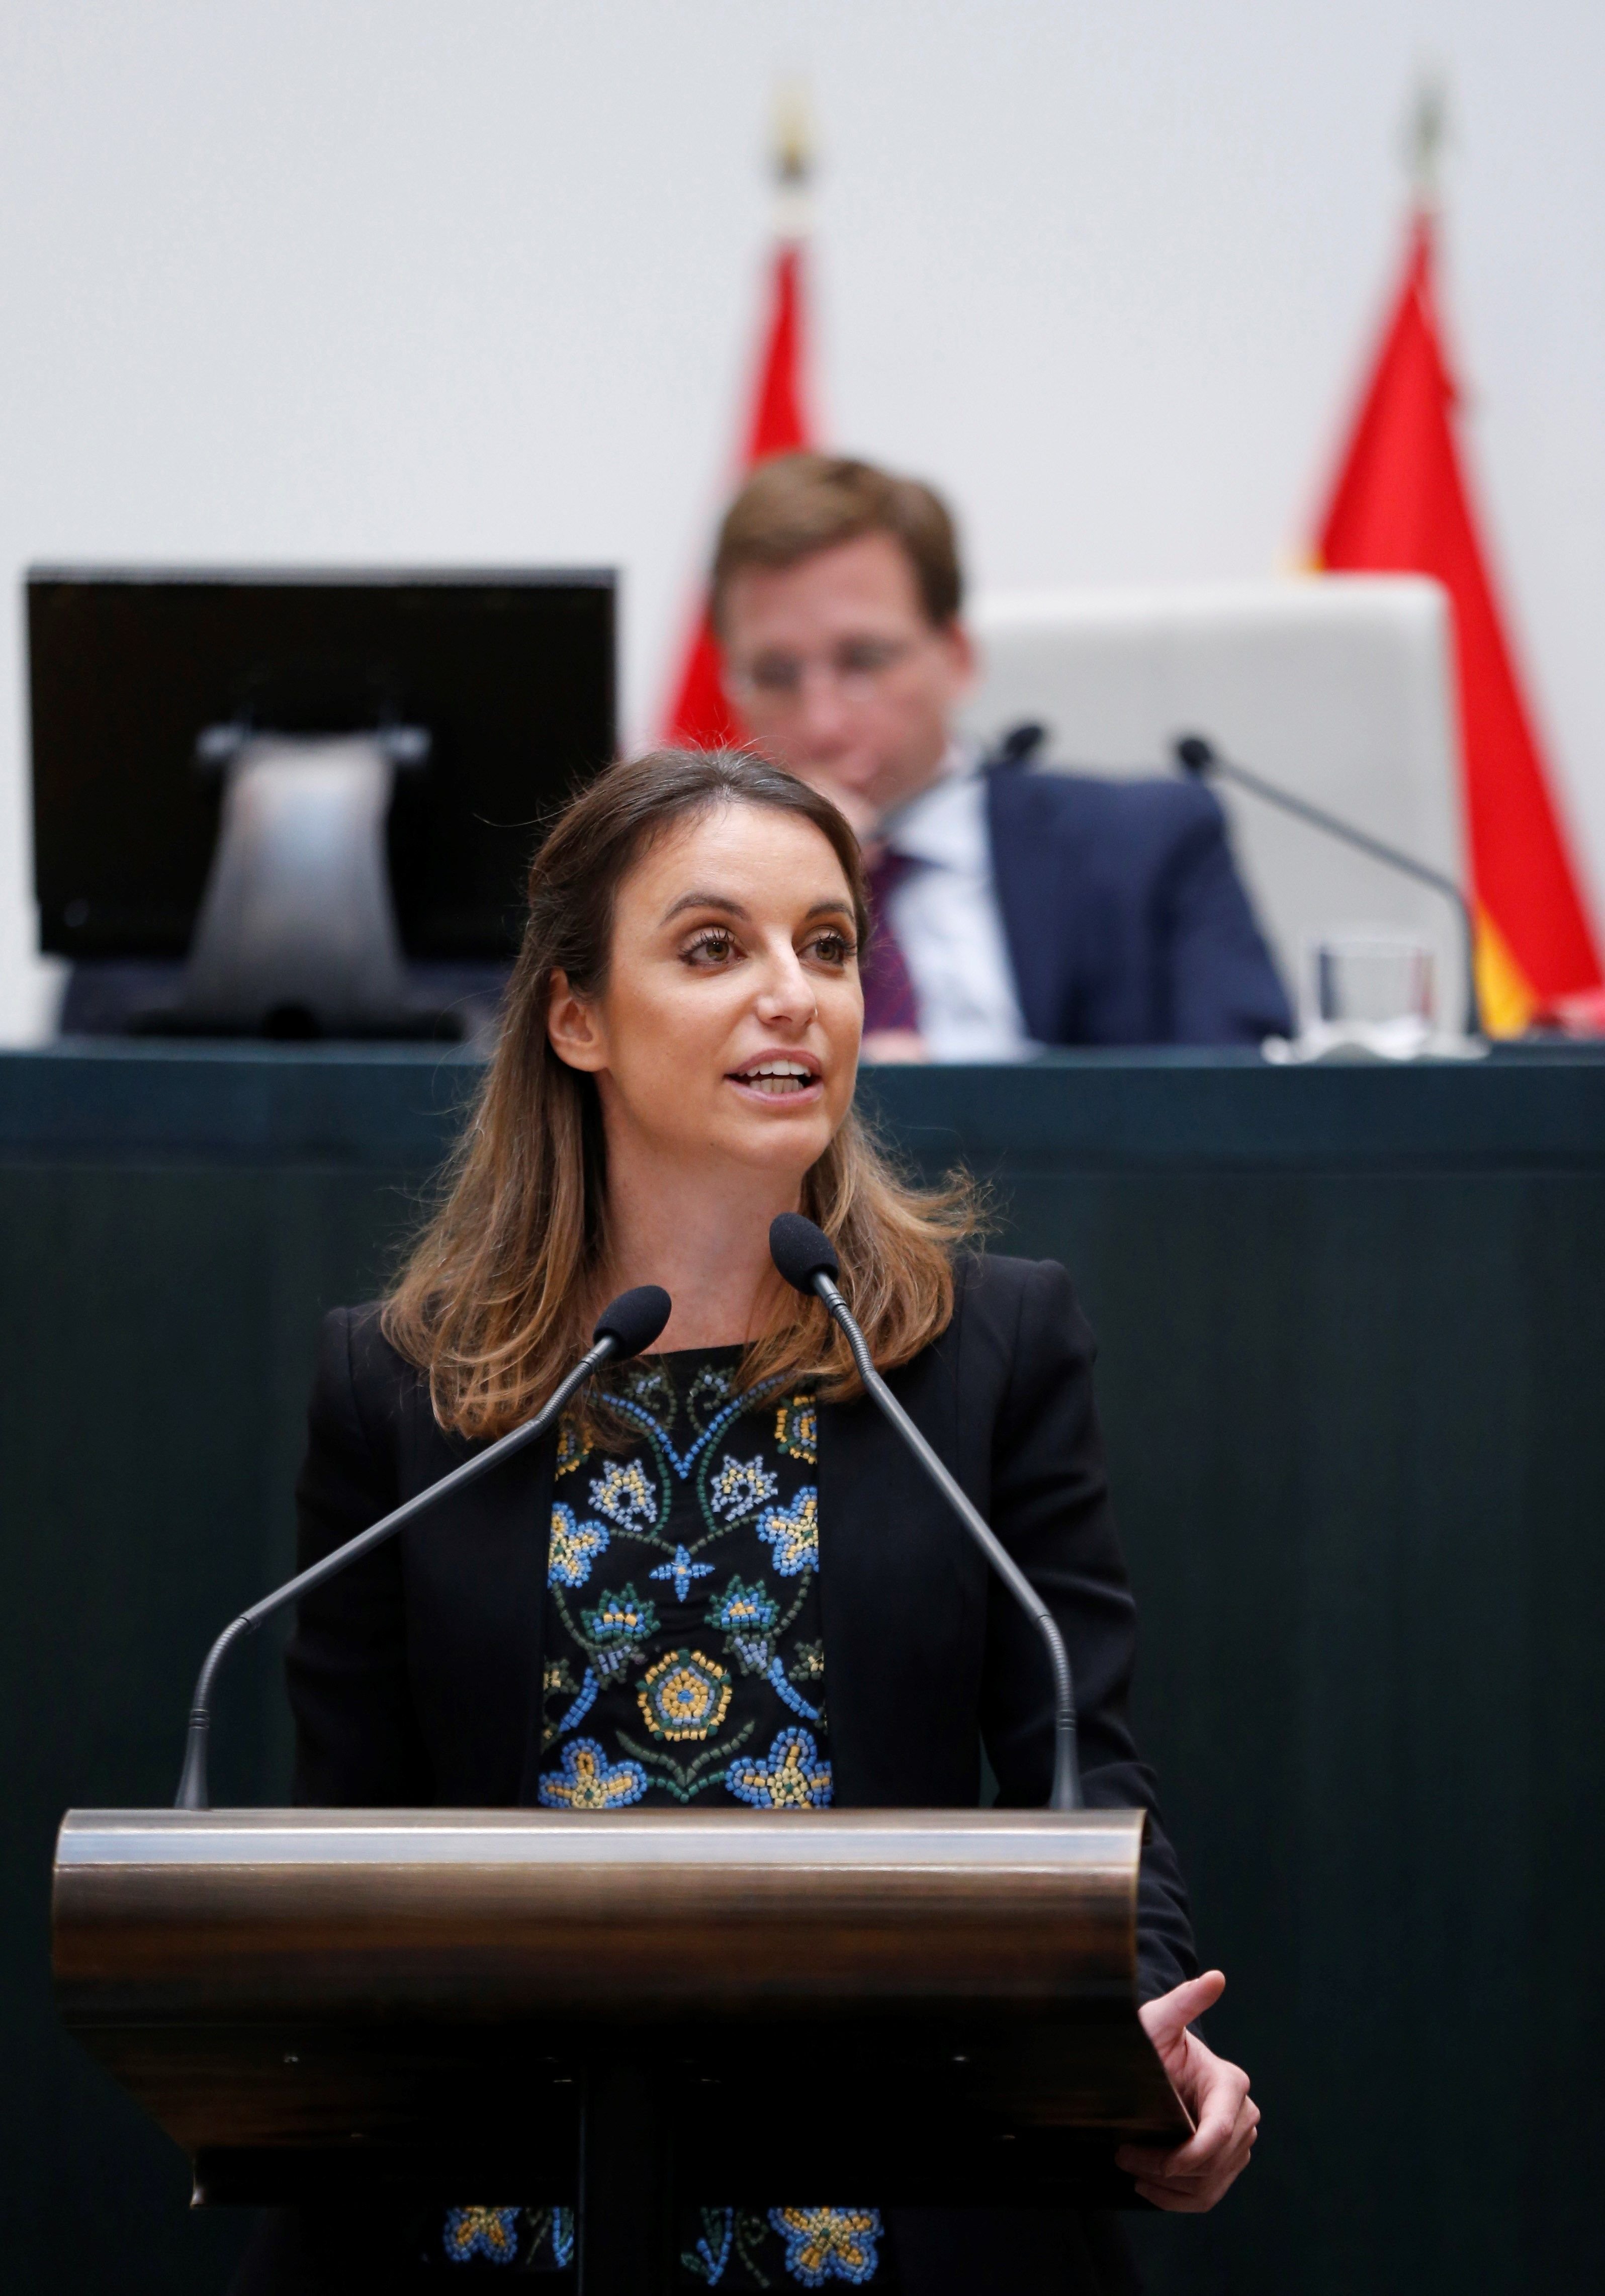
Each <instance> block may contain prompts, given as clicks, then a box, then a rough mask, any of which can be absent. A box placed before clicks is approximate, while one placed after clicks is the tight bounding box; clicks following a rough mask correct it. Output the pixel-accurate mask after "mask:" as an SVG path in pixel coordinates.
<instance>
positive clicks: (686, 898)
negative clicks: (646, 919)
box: [659, 893, 750, 924]
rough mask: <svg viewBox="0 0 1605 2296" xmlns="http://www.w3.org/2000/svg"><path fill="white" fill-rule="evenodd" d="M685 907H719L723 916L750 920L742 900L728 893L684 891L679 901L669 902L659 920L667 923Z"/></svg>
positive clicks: (743, 920) (745, 921)
mask: <svg viewBox="0 0 1605 2296" xmlns="http://www.w3.org/2000/svg"><path fill="white" fill-rule="evenodd" d="M684 909H717V910H718V911H719V913H720V914H721V915H722V916H726V917H740V919H741V922H742V923H743V924H747V923H749V922H750V919H749V914H748V912H747V911H746V910H745V909H744V908H743V907H742V906H741V903H740V901H733V900H732V899H731V898H730V897H729V895H728V894H727V893H682V894H681V896H680V898H679V899H678V900H677V901H671V902H670V903H669V905H668V906H667V909H665V910H664V912H663V915H662V917H661V919H660V920H659V922H661V923H663V924H667V923H668V922H669V921H670V919H671V918H673V917H677V916H678V915H679V914H681V912H682V910H684Z"/></svg>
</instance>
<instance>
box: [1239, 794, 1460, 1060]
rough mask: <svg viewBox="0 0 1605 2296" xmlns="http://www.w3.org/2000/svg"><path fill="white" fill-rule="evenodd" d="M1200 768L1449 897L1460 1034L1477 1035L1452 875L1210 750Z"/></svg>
mask: <svg viewBox="0 0 1605 2296" xmlns="http://www.w3.org/2000/svg"><path fill="white" fill-rule="evenodd" d="M1205 770H1206V771H1207V772H1209V773H1214V774H1220V775H1224V777H1225V779H1226V780H1227V781H1229V782H1236V783H1238V784H1239V786H1240V787H1241V788H1242V789H1246V790H1251V791H1253V793H1254V795H1255V796H1256V797H1257V798H1262V799H1264V801H1265V804H1266V805H1274V806H1280V807H1281V808H1282V812H1283V813H1290V814H1291V815H1292V816H1293V817H1294V819H1295V820H1296V821H1302V822H1306V823H1307V824H1308V825H1309V826H1310V827H1311V828H1312V829H1323V830H1325V832H1327V834H1328V836H1329V837H1337V838H1340V839H1341V840H1342V841H1343V842H1344V843H1345V844H1346V845H1352V846H1354V847H1355V849H1356V851H1358V852H1361V853H1366V854H1369V855H1370V857H1371V858H1372V860H1373V861H1381V862H1384V863H1385V864H1387V865H1388V867H1390V868H1394V869H1398V870H1402V871H1403V873H1404V875H1405V876H1407V877H1413V878H1414V879H1415V880H1416V881H1417V883H1418V884H1422V885H1430V886H1431V888H1432V890H1433V891H1434V892H1435V893H1441V894H1442V895H1443V896H1444V898H1445V900H1449V901H1453V902H1454V908H1455V914H1456V916H1457V918H1458V920H1459V923H1460V931H1461V939H1462V943H1463V945H1464V948H1465V962H1466V1034H1467V1036H1468V1037H1480V1036H1481V1035H1482V1033H1483V1026H1482V1005H1481V1003H1480V1001H1479V999H1478V994H1477V921H1476V919H1475V918H1474V917H1473V915H1472V914H1471V904H1470V901H1468V900H1467V898H1466V897H1465V894H1464V893H1463V892H1462V890H1461V888H1460V887H1459V886H1458V885H1457V884H1456V883H1455V881H1454V878H1453V877H1446V876H1445V874H1444V873H1443V871H1442V870H1441V869H1432V868H1429V866H1428V865H1427V864H1426V862H1424V861H1418V860H1417V859H1416V858H1415V857H1414V855H1413V854H1410V853H1401V852H1400V850H1399V849H1398V847H1397V846H1396V845H1389V844H1388V843H1386V842H1385V841H1384V840H1383V839H1381V838H1380V837H1373V836H1372V834H1371V832H1370V831H1369V830H1364V829H1356V828H1355V825H1354V824H1353V823H1352V822H1347V821H1340V820H1339V817H1338V816H1337V815H1336V814H1335V813H1328V812H1327V810H1326V808H1325V807H1324V806H1319V805H1312V804H1311V803H1310V801H1309V799H1307V798H1302V797H1295V796H1294V795H1293V792H1292V791H1290V790H1284V789H1278V788H1277V786H1276V784H1275V783H1274V782H1267V781H1262V780H1261V779H1260V777H1259V775H1257V774H1255V773H1250V772H1249V768H1248V767H1247V766H1239V765H1233V764H1232V760H1231V759H1230V758H1223V757H1221V756H1220V755H1219V754H1218V752H1217V751H1216V750H1213V749H1211V750H1210V752H1209V763H1208V767H1206V769H1205Z"/></svg>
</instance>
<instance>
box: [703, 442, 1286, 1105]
mask: <svg viewBox="0 0 1605 2296" xmlns="http://www.w3.org/2000/svg"><path fill="white" fill-rule="evenodd" d="M962 593H963V581H962V573H961V570H960V566H959V558H958V547H957V542H956V538H955V536H954V525H953V521H952V519H951V518H950V516H949V515H948V512H947V510H946V505H945V504H943V502H942V501H941V499H940V497H939V496H938V495H937V494H936V493H934V492H933V490H932V489H931V488H929V487H928V486H924V485H922V484H921V482H920V481H919V480H914V479H902V478H896V477H893V476H892V475H891V474H890V473H888V472H887V471H880V470H877V469H875V468H874V467H872V465H871V464H870V463H859V462H852V461H848V460H845V459H841V458H839V457H834V456H827V455H814V454H799V455H783V456H781V457H779V458H777V459H776V460H774V461H773V462H769V463H764V464H762V465H761V466H760V467H759V468H758V470H757V471H755V472H754V474H753V476H752V477H751V478H750V479H749V480H748V482H747V484H746V486H745V487H743V488H742V489H741V493H740V494H739V495H738V496H737V497H736V499H735V501H734V502H733V504H731V507H730V509H729V511H728V512H727V513H726V515H725V521H724V524H723V526H722V527H721V529H720V531H719V539H718V547H717V553H716V555H715V561H714V578H713V603H714V618H715V624H716V627H717V631H718V635H719V641H720V645H721V647H722V649H723V653H724V660H725V685H726V688H727V691H728V693H729V696H730V699H731V701H732V703H733V706H734V708H735V709H736V710H737V711H738V712H739V714H740V716H741V719H742V720H743V722H744V724H745V726H746V727H747V730H748V732H749V734H750V735H751V737H752V738H753V740H754V741H755V742H757V743H758V744H759V745H760V746H761V747H762V748H763V749H764V750H766V751H767V752H768V753H769V754H770V755H771V756H773V757H774V758H776V759H778V760H779V761H780V762H781V763H782V764H784V765H786V766H788V767H790V769H791V771H792V772H793V773H795V774H798V775H800V776H801V777H802V779H803V780H805V781H807V782H810V783H813V785H814V786H815V788H816V789H820V790H823V791H825V792H826V794H827V795H829V796H830V797H831V798H833V799H835V801H836V803H837V804H838V805H839V807H840V808H841V809H842V811H843V812H844V813H845V814H846V815H847V816H848V819H849V820H850V821H851V822H852V824H853V825H854V827H855V828H856V830H857V832H858V834H859V836H860V838H861V839H862V840H864V850H865V856H866V858H867V860H868V862H869V865H870V883H871V892H872V899H873V902H874V906H875V913H876V922H877V931H876V938H875V943H874V946H873V947H872V951H871V954H870V957H869V960H868V963H867V964H866V966H865V972H864V1036H865V1046H864V1048H865V1051H866V1052H867V1053H868V1054H870V1055H871V1056H872V1058H880V1059H897V1058H901V1059H915V1060H918V1059H936V1060H1006V1059H1020V1058H1025V1057H1027V1056H1028V1055H1029V1054H1031V1053H1032V1052H1034V1051H1036V1050H1037V1049H1039V1048H1040V1047H1042V1046H1050V1045H1156V1044H1191V1045H1223V1044H1256V1043H1257V1042H1258V1041H1259V1040H1260V1039H1261V1038H1262V1037H1266V1036H1270V1035H1273V1034H1286V1033H1288V1032H1289V1030H1290V1026H1291V1022H1290V1014H1289V1012H1288V1005H1287V1000H1286V998H1285V996H1283V994H1282V987H1281V984H1280V983H1279V981H1278V980H1277V978H1276V974H1275V971H1274V969H1273V965H1272V964H1271V960H1270V956H1269V954H1268V953H1267V951H1266V948H1265V942H1264V940H1263V939H1262V938H1261V936H1260V932H1259V929H1258V927H1257V924H1256V923H1255V921H1254V916H1253V912H1252V911H1251V909H1250V908H1249V901H1248V898H1247V896H1246V894H1245V893H1244V891H1243V889H1242V886H1241V882H1240V881H1239V879H1238V876H1237V872H1236V870H1235V868H1234V867H1233V865H1232V855H1231V851H1230V849H1229V847H1228V845H1227V841H1226V831H1225V823H1224V819H1223V817H1222V815H1221V811H1220V808H1219V807H1218V806H1217V805H1216V801H1215V799H1214V798H1213V797H1211V796H1210V794H1209V793H1208V791H1207V790H1204V789H1202V788H1200V787H1199V786H1198V785H1197V784H1196V783H1187V782H1172V781H1163V780H1159V779H1155V780H1151V781H1102V780H1096V779H1093V778H1092V777H1091V776H1089V775H1081V774H1074V775H1072V774H1060V773H1043V772H1033V771H1031V770H1029V769H1028V767H1027V766H1026V764H1025V763H1024V761H1023V758H1021V756H1020V751H1019V750H1018V749H1011V746H1010V745H1009V744H1008V743H1005V745H1004V751H1003V755H1002V756H1000V757H999V758H991V759H988V758H983V757H982V756H981V754H980V753H979V750H977V749H975V748H974V747H972V746H970V745H969V744H967V743H966V742H963V741H962V740H961V739H959V738H958V736H957V735H956V734H955V731H954V712H955V711H956V709H957V708H958V706H959V704H960V702H961V701H962V699H963V697H964V695H965V693H967V692H968V690H969V688H970V685H971V683H972V682H973V678H974V674H975V655H974V650H973V648H972V646H971V644H970V638H969V635H968V634H967V633H966V631H965V628H964V625H963V623H962V619H960V609H961V606H962Z"/></svg>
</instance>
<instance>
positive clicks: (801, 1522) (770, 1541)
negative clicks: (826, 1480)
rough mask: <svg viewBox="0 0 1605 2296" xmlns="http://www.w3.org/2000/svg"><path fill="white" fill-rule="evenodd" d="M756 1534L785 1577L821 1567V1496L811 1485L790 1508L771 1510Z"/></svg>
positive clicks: (760, 1519)
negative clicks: (769, 1551)
mask: <svg viewBox="0 0 1605 2296" xmlns="http://www.w3.org/2000/svg"><path fill="white" fill-rule="evenodd" d="M757 1535H758V1537H759V1538H761V1539H762V1540H763V1541H764V1543H765V1545H766V1546H769V1547H771V1548H772V1549H773V1550H774V1567H775V1569H776V1570H778V1571H779V1572H780V1574H781V1577H782V1579H795V1578H796V1576H797V1574H798V1571H799V1570H818V1568H819V1493H818V1492H817V1491H816V1490H815V1488H814V1486H813V1485H812V1484H811V1483H810V1484H808V1485H807V1486H806V1487H805V1488H803V1489H802V1490H800V1491H798V1494H797V1497H795V1498H794V1499H793V1500H792V1502H791V1505H790V1506H789V1507H770V1508H769V1509H768V1510H767V1512H766V1513H764V1514H761V1515H760V1516H759V1517H758V1524H757Z"/></svg>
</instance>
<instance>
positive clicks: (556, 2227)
mask: <svg viewBox="0 0 1605 2296" xmlns="http://www.w3.org/2000/svg"><path fill="white" fill-rule="evenodd" d="M552 2254H553V2258H554V2259H555V2261H556V2263H557V2266H558V2268H559V2270H560V2271H562V2270H566V2269H567V2268H568V2267H569V2265H570V2264H572V2263H573V2261H574V2211H573V2210H572V2209H553V2211H552Z"/></svg>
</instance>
